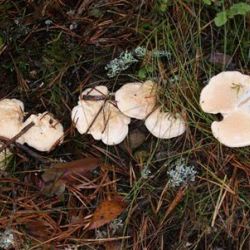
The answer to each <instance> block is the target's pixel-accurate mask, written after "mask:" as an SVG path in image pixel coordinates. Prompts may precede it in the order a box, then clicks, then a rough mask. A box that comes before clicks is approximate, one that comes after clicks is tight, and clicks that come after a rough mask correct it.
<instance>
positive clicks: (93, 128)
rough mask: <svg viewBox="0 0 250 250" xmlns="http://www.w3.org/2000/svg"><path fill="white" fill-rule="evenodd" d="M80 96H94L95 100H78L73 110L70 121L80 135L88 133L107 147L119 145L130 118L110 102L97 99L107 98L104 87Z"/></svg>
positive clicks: (125, 133)
mask: <svg viewBox="0 0 250 250" xmlns="http://www.w3.org/2000/svg"><path fill="white" fill-rule="evenodd" d="M82 95H88V96H95V97H97V98H96V100H95V99H93V100H84V99H83V100H79V102H78V105H77V106H76V107H74V108H73V110H72V113H71V119H72V120H73V121H74V122H75V124H76V128H77V130H78V131H79V133H80V134H84V133H88V134H91V135H92V136H93V138H94V139H95V140H102V141H103V143H105V144H107V145H115V144H119V143H120V142H122V141H123V140H124V138H125V137H126V136H127V134H128V124H129V123H130V118H129V117H127V116H125V115H124V114H123V113H121V112H120V110H119V109H118V108H116V107H115V106H114V105H113V104H112V103H111V102H109V101H105V100H102V99H101V100H100V99H98V97H102V96H104V97H105V96H107V95H108V89H107V87H105V86H97V87H95V89H90V88H88V89H86V90H84V91H83V93H82Z"/></svg>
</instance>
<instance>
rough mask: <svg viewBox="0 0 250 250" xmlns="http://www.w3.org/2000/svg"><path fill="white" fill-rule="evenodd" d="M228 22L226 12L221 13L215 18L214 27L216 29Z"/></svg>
mask: <svg viewBox="0 0 250 250" xmlns="http://www.w3.org/2000/svg"><path fill="white" fill-rule="evenodd" d="M227 20H228V16H227V12H226V11H221V12H219V13H217V15H216V17H215V18H214V22H215V25H216V26H217V27H221V26H223V25H224V24H225V23H226V22H227Z"/></svg>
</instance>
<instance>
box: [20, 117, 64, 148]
mask: <svg viewBox="0 0 250 250" xmlns="http://www.w3.org/2000/svg"><path fill="white" fill-rule="evenodd" d="M31 122H33V123H34V126H32V127H31V128H30V129H29V130H28V131H27V132H26V133H24V134H23V135H22V139H23V141H24V142H25V143H27V144H28V145H29V146H31V147H33V148H35V149H37V150H39V151H50V150H52V149H53V147H54V146H55V145H56V144H59V143H61V142H62V141H63V135H64V132H63V126H62V124H61V123H60V122H59V121H58V120H56V119H55V118H54V117H53V115H52V114H50V113H47V112H45V113H42V114H38V115H31V116H30V117H29V118H28V119H27V120H26V121H25V122H24V123H23V127H25V126H27V125H28V124H30V123H31Z"/></svg>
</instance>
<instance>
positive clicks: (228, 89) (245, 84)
mask: <svg viewBox="0 0 250 250" xmlns="http://www.w3.org/2000/svg"><path fill="white" fill-rule="evenodd" d="M248 99H250V76H248V75H244V74H242V73H240V72H238V71H225V72H221V73H219V74H218V75H216V76H214V77H212V78H211V79H210V81H209V83H208V84H207V85H206V86H205V87H204V88H203V89H202V91H201V95H200V106H201V108H202V110H203V111H205V112H207V113H212V114H217V113H222V114H226V113H228V112H231V111H233V110H234V109H235V108H237V106H239V105H244V104H245V103H244V102H245V101H248V105H249V100H248Z"/></svg>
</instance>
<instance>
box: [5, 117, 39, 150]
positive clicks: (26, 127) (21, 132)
mask: <svg viewBox="0 0 250 250" xmlns="http://www.w3.org/2000/svg"><path fill="white" fill-rule="evenodd" d="M34 125H35V123H34V122H31V123H29V124H28V125H27V126H25V127H24V128H23V129H22V130H21V131H20V132H19V133H18V134H16V135H15V136H14V137H12V138H11V139H9V140H7V141H6V142H5V143H4V145H3V146H2V147H0V152H2V151H3V150H5V149H6V148H7V147H8V146H10V145H11V144H12V143H15V142H16V140H17V139H18V138H20V137H21V136H22V135H23V134H25V133H26V132H27V131H28V130H29V129H30V128H32V127H33V126H34ZM0 140H3V141H4V140H6V139H3V137H2V138H0Z"/></svg>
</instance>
